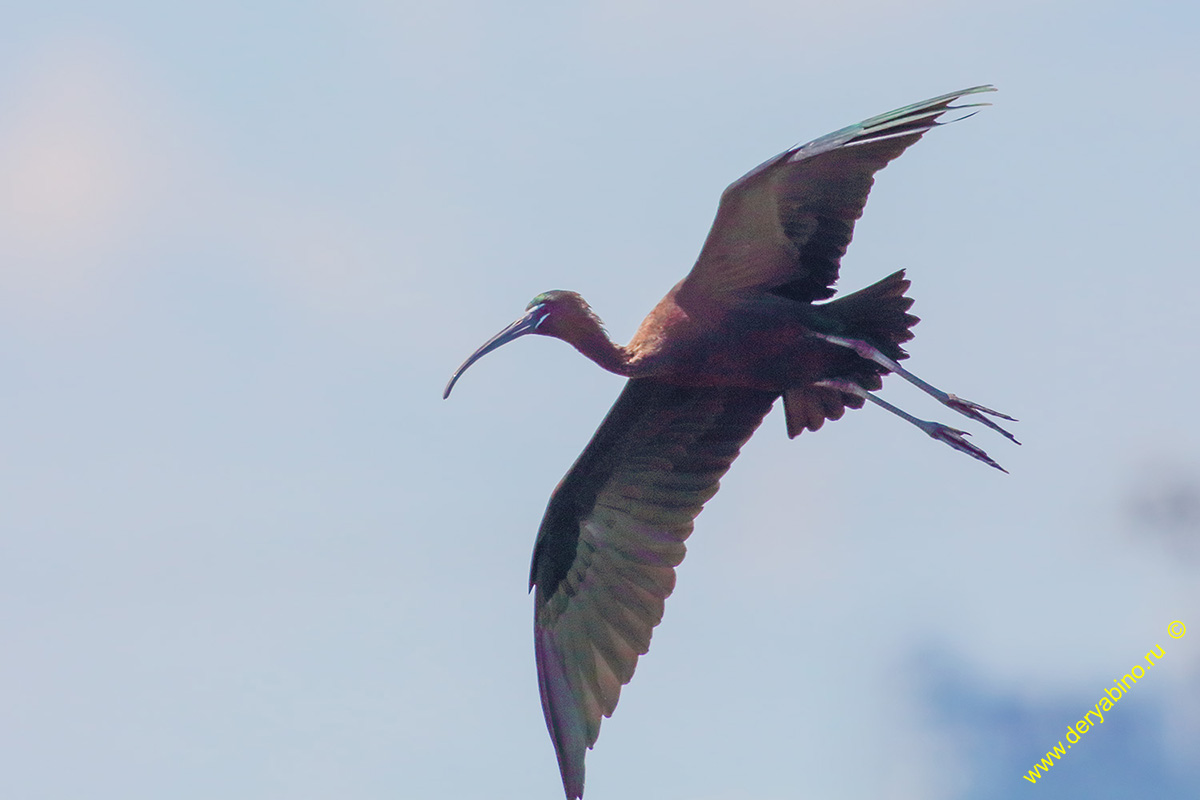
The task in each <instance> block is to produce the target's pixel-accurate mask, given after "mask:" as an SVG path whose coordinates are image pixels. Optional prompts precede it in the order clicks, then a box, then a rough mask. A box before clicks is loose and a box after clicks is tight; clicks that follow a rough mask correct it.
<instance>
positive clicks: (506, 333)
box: [442, 305, 546, 400]
mask: <svg viewBox="0 0 1200 800" xmlns="http://www.w3.org/2000/svg"><path fill="white" fill-rule="evenodd" d="M545 318H546V314H545V313H544V311H543V308H542V306H540V305H539V306H535V307H534V308H531V309H529V311H528V312H526V314H525V316H523V317H521V318H520V319H518V320H516V321H515V322H513V323H512V324H510V325H509V326H508V327H507V328H505V329H504V330H502V331H500V332H499V333H497V334H496V335H495V336H493V337H492V338H490V339H488V340H487V341H486V342H484V343H483V346H482V347H480V348H479V349H478V350H476V351H475V352H474V353H471V355H470V356H469V357H468V358H467V360H466V361H464V362H463V363H462V366H461V367H459V368H458V369H456V370H454V374H453V375H451V376H450V382H449V383H447V384H446V391H444V392H442V399H443V400H445V399H446V398H447V397H449V396H450V390H451V389H453V388H454V384H455V383H457V382H458V378H459V376H460V375H462V374H463V373H464V372H466V371H467V367H469V366H471V365H472V364H474V363H475V362H476V361H478V360H479V359H481V358H483V357H484V356H486V355H487V354H488V353H490V352H492V351H493V350H495V349H496V348H498V347H502V346H504V345H506V344H508V343H509V342H511V341H512V340H513V339H516V338H518V337H521V336H524V335H525V334H527V333H533V332H534V331H535V330H537V326H538V325H540V324H542V320H544V319H545Z"/></svg>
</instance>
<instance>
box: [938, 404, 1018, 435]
mask: <svg viewBox="0 0 1200 800" xmlns="http://www.w3.org/2000/svg"><path fill="white" fill-rule="evenodd" d="M939 399H940V398H939ZM942 403H943V404H944V405H945V406H946V407H947V408H953V409H954V410H955V411H957V412H958V413H960V414H962V415H963V416H965V417H970V418H971V419H973V420H975V421H976V422H981V423H983V424H984V425H987V426H988V427H989V428H991V429H992V430H994V431H996V432H997V433H1000V434H1001V435H1003V436H1005V437H1007V438H1008V439H1009V440H1010V441H1011V442H1013V443H1014V444H1020V442H1018V441H1017V437H1015V436H1013V435H1012V434H1011V433H1009V432H1008V431H1006V430H1005V429H1004V428H1002V427H1000V426H999V425H997V424H996V423H995V422H992V421H991V420H990V419H988V418H987V417H985V416H984V414H988V415H990V416H993V417H999V418H1000V419H1006V420H1008V421H1009V422H1016V421H1017V420H1016V418H1015V417H1010V416H1009V415H1008V414H1002V413H1000V412H999V411H993V410H992V409H990V408H988V407H987V406H981V405H979V403H972V402H971V401H970V400H965V399H963V398H961V397H958V396H957V395H953V394H947V395H946V399H944V400H942Z"/></svg>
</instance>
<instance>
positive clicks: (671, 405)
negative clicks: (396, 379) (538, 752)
mask: <svg viewBox="0 0 1200 800" xmlns="http://www.w3.org/2000/svg"><path fill="white" fill-rule="evenodd" d="M989 91H993V87H991V86H976V87H974V88H972V89H964V90H963V91H961V92H953V93H951V94H947V95H942V96H941V97H935V98H933V99H932V100H926V101H925V102H923V103H917V104H915V105H911V106H906V107H905V108H901V109H898V110H896V111H892V112H889V113H887V114H882V115H880V116H877V117H872V118H871V119H868V120H866V121H864V122H860V123H859V124H857V125H851V126H849V127H847V128H843V129H841V130H839V131H835V132H834V133H831V134H829V135H827V136H822V137H821V138H819V139H815V140H813V141H811V142H809V143H808V144H806V145H803V146H800V147H795V148H792V149H791V150H788V151H786V152H784V153H780V154H779V155H777V156H775V157H774V158H772V159H770V160H769V161H766V162H764V163H763V164H761V165H760V166H758V167H755V168H754V169H753V170H751V171H750V172H748V173H747V174H746V175H745V176H743V177H742V178H740V179H739V180H737V181H736V182H734V183H733V184H731V185H730V186H729V188H728V189H726V190H725V192H724V193H723V194H722V195H721V202H720V206H719V207H718V209H717V218H716V220H715V221H714V223H713V226H712V230H711V231H709V234H708V238H707V239H706V240H705V242H704V247H703V249H701V251H700V256H699V258H698V259H697V260H696V264H695V266H694V267H692V271H691V272H690V273H688V275H687V277H685V278H684V279H683V280H682V281H680V282H679V283H678V284H677V285H676V286H675V288H673V289H671V291H670V292H668V293H667V296H666V297H664V298H663V300H662V301H661V302H660V303H659V304H658V305H657V306H656V307H655V308H654V310H653V311H651V312H650V315H649V316H648V317H646V319H645V321H644V322H642V324H641V327H640V328H638V331H637V333H636V334H635V335H634V337H633V339H632V341H630V343H629V344H628V345H625V346H624V347H622V346H620V345H617V344H614V343H613V342H612V341H611V340H610V339H609V338H608V336H607V334H606V333H605V332H604V328H603V327H602V325H601V323H600V320H599V318H598V317H597V316H596V315H595V314H594V313H592V310H591V308H589V307H588V304H587V303H585V302H584V300H583V298H582V297H580V296H579V295H578V294H575V293H574V292H564V291H553V292H546V293H545V294H539V295H538V296H537V297H535V298H533V300H532V302H530V303H529V305H528V306H527V307H526V309H525V313H524V315H523V316H522V317H521V318H520V319H518V320H516V321H515V322H513V323H512V324H511V325H509V326H508V327H507V328H505V329H504V330H502V331H500V332H499V333H498V334H496V335H495V336H493V337H492V338H491V339H489V340H488V341H487V342H486V343H485V344H484V345H483V346H482V347H480V348H479V349H478V350H476V351H475V352H474V353H473V354H472V355H471V356H470V358H468V359H467V360H466V361H465V362H464V363H463V365H462V366H461V367H459V368H458V370H457V371H456V372H455V373H454V375H453V377H451V378H450V382H449V383H448V384H447V385H446V392H445V395H444V396H445V397H449V396H450V390H451V389H452V388H453V387H454V384H455V382H456V381H457V380H458V378H459V376H460V375H462V373H463V371H464V370H466V369H467V367H469V366H471V364H473V363H475V361H477V360H478V359H479V358H481V357H482V356H484V355H486V354H487V353H490V352H491V351H493V350H495V349H496V348H498V347H500V346H501V345H503V344H505V343H507V342H511V341H512V340H513V339H516V338H517V337H519V336H524V335H525V334H528V333H536V334H540V335H542V336H553V337H556V338H558V339H562V340H563V341H565V342H567V343H568V344H571V345H573V346H574V347H575V348H576V349H577V350H579V352H581V353H583V354H584V355H585V356H587V357H588V358H590V359H592V360H593V361H595V362H596V363H597V364H599V365H600V366H602V367H604V368H605V369H607V370H609V371H611V372H615V373H617V374H618V375H624V376H626V377H628V378H629V381H628V382H627V383H626V384H625V389H624V390H623V391H622V392H621V395H620V397H618V398H617V401H616V403H615V404H614V405H613V407H612V410H610V411H609V412H608V416H607V417H605V419H604V421H603V422H602V423H601V424H600V428H599V429H598V430H597V431H596V434H595V436H593V437H592V440H591V442H589V443H588V446H587V448H586V449H585V450H584V451H583V454H582V455H580V456H579V459H578V460H577V461H576V462H575V464H574V465H573V466H572V467H571V469H570V471H569V472H567V475H566V477H564V478H563V479H562V482H561V483H559V485H558V487H557V488H556V489H555V490H554V493H553V495H551V497H550V503H549V505H548V506H547V508H546V514H545V516H544V517H543V519H542V524H541V527H540V528H539V529H538V534H537V541H536V543H535V544H534V549H533V564H532V567H531V569H530V576H529V587H530V589H531V590H532V589H534V587H536V589H537V592H536V595H535V601H534V604H535V615H534V649H535V653H536V658H537V671H538V686H539V688H540V690H541V696H542V710H543V712H544V714H545V717H546V725H547V727H548V728H549V730H550V737H551V739H553V741H554V749H555V751H556V753H557V755H558V765H559V769H560V771H561V773H562V780H563V788H564V789H565V790H566V794H567V797H568V798H569V800H577V798H580V797H582V796H583V774H584V763H583V762H584V754H585V750H586V749H587V748H590V747H592V745H594V744H595V742H596V737H597V736H598V735H599V733H600V719H601V717H607V716H611V715H612V713H613V710H614V709H615V708H616V705H617V697H618V695H619V694H620V691H621V687H622V686H623V685H624V684H626V683H628V682H629V680H630V678H632V677H633V671H634V667H635V666H636V665H637V660H638V656H640V655H642V654H644V653H646V652H647V650H648V649H649V647H650V634H651V631H652V630H653V628H654V626H655V625H657V624H658V623H659V621H660V620H661V619H662V614H663V602H664V600H665V599H666V597H667V595H669V594H670V593H671V590H672V589H673V588H674V586H675V567H676V566H677V565H678V564H679V563H680V562H681V561H682V560H683V555H684V540H685V539H687V537H688V535H689V534H690V533H691V532H692V524H693V520H694V519H695V517H696V515H697V514H699V513H700V509H701V508H702V507H703V505H704V503H705V502H706V501H708V499H709V498H711V497H712V496H713V495H714V494H715V493H716V491H717V485H718V481H719V479H720V478H721V476H722V475H724V474H725V471H726V470H728V469H729V465H730V464H731V463H733V460H734V459H735V458H736V457H737V455H738V451H739V449H740V448H741V446H742V445H743V444H745V442H746V441H747V440H748V439H749V438H750V435H751V434H752V433H754V430H755V428H757V427H758V425H759V423H760V422H761V421H762V419H763V416H764V415H765V414H766V413H767V411H768V410H769V409H770V408H771V406H772V405H773V404H774V403H775V401H776V400H777V399H778V398H779V397H780V396H782V397H783V407H784V414H785V417H786V420H787V432H788V436H790V437H795V436H798V435H799V434H800V433H801V432H802V431H804V430H811V431H815V430H817V429H818V428H820V427H821V425H822V424H824V422H825V420H827V419H839V418H841V416H842V414H843V413H845V410H846V408H847V407H850V408H861V407H862V406H863V404H864V402H865V401H867V400H870V401H871V402H873V403H876V404H878V405H880V406H882V407H883V408H885V409H887V410H888V411H891V412H892V413H894V414H897V415H898V416H900V417H902V418H903V419H906V420H908V421H909V422H911V423H913V424H914V425H916V426H917V427H918V428H920V429H921V430H923V431H925V433H927V434H929V435H930V436H932V437H933V438H934V439H939V440H941V441H943V442H945V443H946V444H948V445H950V446H951V447H953V448H955V449H956V450H961V451H962V452H964V453H967V454H969V455H971V456H973V457H974V458H977V459H979V460H980V461H983V462H984V463H986V464H989V465H991V466H993V467H996V468H997V469H1002V468H1001V467H1000V465H999V464H997V463H996V462H995V461H993V460H992V459H991V458H990V457H989V456H988V455H987V454H986V453H985V452H984V451H983V450H981V449H980V448H978V447H976V446H975V445H973V444H971V443H969V442H968V441H967V440H966V438H964V437H965V436H966V433H965V432H964V431H960V430H956V429H955V428H951V427H949V426H947V425H942V424H940V423H937V422H927V421H925V420H921V419H917V418H916V417H913V416H911V415H909V414H907V413H905V412H904V411H901V410H900V409H898V408H896V407H895V406H893V405H891V404H890V403H887V402H885V401H884V400H882V399H880V398H878V397H876V396H875V395H874V394H872V391H873V390H875V389H879V388H881V387H882V385H883V381H882V377H883V376H884V375H886V374H888V373H889V372H894V373H896V374H897V375H900V376H901V377H903V378H904V379H905V380H908V381H910V382H912V383H913V384H915V385H916V386H918V387H920V388H921V389H922V390H924V391H925V392H927V393H929V394H931V395H933V396H934V397H935V398H937V399H938V400H939V401H940V402H942V403H943V404H945V405H947V406H949V407H950V408H952V409H954V410H955V411H958V412H959V413H961V414H964V415H965V416H967V417H970V418H971V419H973V420H975V421H977V422H982V423H983V424H985V425H987V426H988V427H990V428H993V429H994V430H996V431H999V432H1000V433H1002V434H1003V435H1005V436H1007V437H1008V438H1009V439H1012V440H1013V441H1014V442H1015V441H1016V439H1014V438H1013V436H1012V434H1010V433H1009V432H1008V431H1006V430H1004V429H1003V428H1001V427H1000V426H999V425H998V424H996V423H995V422H993V421H992V420H991V419H989V416H992V417H1001V418H1003V419H1009V420H1011V419H1012V417H1008V416H1005V415H1004V414H1000V413H998V412H995V411H992V410H991V409H988V408H985V407H983V406H981V405H977V404H975V403H972V402H970V401H968V400H963V399H961V398H958V397H955V396H954V395H952V394H948V393H946V392H943V391H941V390H940V389H937V388H935V387H934V386H931V385H930V384H928V383H926V382H925V381H923V380H921V379H920V378H918V377H916V376H915V375H913V374H912V373H910V372H908V371H907V370H905V369H903V368H902V367H901V366H900V365H899V364H898V363H897V362H898V361H899V360H901V359H903V358H906V357H907V354H906V353H905V352H904V350H903V349H902V348H901V345H902V344H903V343H904V342H906V341H908V340H909V339H911V338H912V333H911V331H910V328H912V326H913V325H915V324H916V322H917V318H916V317H914V316H912V315H910V314H908V313H907V312H908V309H909V307H910V306H911V305H912V300H911V299H909V298H908V297H906V296H905V292H906V291H907V290H908V287H909V282H908V281H907V280H906V279H905V278H904V272H903V271H900V272H896V273H893V274H892V275H889V276H888V277H886V278H884V279H883V280H881V281H879V282H878V283H876V284H873V285H872V286H868V287H867V288H865V289H862V290H860V291H857V292H855V293H853V294H849V295H846V296H844V297H841V298H838V299H836V300H832V301H830V302H827V303H818V302H817V301H820V300H828V299H829V298H830V297H832V296H833V294H834V289H833V288H832V287H833V283H834V282H835V281H836V280H837V276H838V266H839V262H840V260H841V257H842V255H843V254H844V253H845V252H846V246H847V245H848V244H849V243H850V237H851V235H852V234H853V232H854V223H855V220H857V219H858V218H859V217H860V216H861V215H862V211H863V206H864V205H865V204H866V201H867V194H868V192H870V190H871V185H872V183H873V182H874V177H873V176H874V174H875V173H876V172H878V171H879V170H880V169H882V168H883V167H884V166H886V165H887V163H888V162H889V161H891V160H892V159H893V158H896V157H897V156H899V155H900V154H901V153H903V152H904V151H905V149H907V148H908V147H909V145H911V144H913V143H914V142H916V141H917V140H918V139H920V138H921V136H922V135H924V134H925V132H926V131H928V130H930V129H932V128H933V127H935V126H936V125H939V124H942V123H939V122H938V121H937V120H938V118H939V117H940V116H941V115H942V114H945V113H946V112H947V111H949V110H951V109H956V108H974V107H976V106H980V105H987V104H986V103H975V104H968V105H958V106H955V105H951V103H953V102H954V101H955V100H957V99H958V98H960V97H963V96H965V95H974V94H978V93H980V92H989ZM971 113H974V112H971ZM968 116H969V114H968Z"/></svg>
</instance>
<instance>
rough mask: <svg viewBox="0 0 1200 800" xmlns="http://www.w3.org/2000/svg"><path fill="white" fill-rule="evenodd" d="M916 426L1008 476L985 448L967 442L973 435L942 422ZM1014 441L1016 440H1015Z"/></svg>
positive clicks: (922, 423) (920, 423)
mask: <svg viewBox="0 0 1200 800" xmlns="http://www.w3.org/2000/svg"><path fill="white" fill-rule="evenodd" d="M916 425H917V427H918V428H920V429H921V430H923V431H925V432H926V433H927V434H929V435H930V436H931V437H932V438H934V439H937V440H938V441H939V442H945V443H946V444H948V445H950V446H951V447H953V448H954V449H955V450H957V451H959V452H960V453H966V454H967V455H969V456H971V458H975V459H978V460H979V461H982V462H983V463H985V464H987V465H988V466H989V467H995V468H996V469H998V470H1000V471H1001V472H1003V473H1004V474H1005V475H1007V474H1008V470H1006V469H1005V468H1004V467H1002V466H1000V465H999V464H997V463H996V462H995V461H993V460H992V457H991V456H989V455H988V454H987V453H985V452H984V451H983V448H981V447H976V446H975V445H973V444H971V443H970V442H968V441H967V439H966V437H968V436H970V435H971V434H970V433H968V432H967V431H960V430H959V429H958V428H951V427H950V426H949V425H943V424H942V423H940V422H926V421H924V420H922V421H920V422H918V423H916ZM1009 438H1010V439H1011V438H1012V437H1011V436H1010V437H1009ZM1013 441H1016V440H1015V439H1013ZM1018 444H1019V442H1018Z"/></svg>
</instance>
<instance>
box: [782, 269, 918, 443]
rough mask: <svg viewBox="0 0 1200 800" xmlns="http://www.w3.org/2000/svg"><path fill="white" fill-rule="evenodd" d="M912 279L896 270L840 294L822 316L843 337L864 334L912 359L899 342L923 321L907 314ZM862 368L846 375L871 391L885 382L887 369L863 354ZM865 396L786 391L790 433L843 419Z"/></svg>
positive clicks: (813, 389)
mask: <svg viewBox="0 0 1200 800" xmlns="http://www.w3.org/2000/svg"><path fill="white" fill-rule="evenodd" d="M910 285H911V284H910V283H909V281H908V280H907V279H906V278H905V277H904V270H900V271H899V272H894V273H892V274H891V275H888V276H887V277H886V278H884V279H883V280H881V281H878V282H877V283H873V284H871V285H870V286H868V287H867V288H865V289H860V290H859V291H857V292H854V293H853V294H848V295H846V296H845V297H839V298H838V299H837V300H833V301H831V302H829V303H823V304H821V306H820V309H821V312H822V315H823V316H826V317H827V318H829V319H831V320H833V321H835V323H836V325H837V329H838V330H837V332H838V334H839V335H841V336H848V337H851V338H854V339H863V340H864V341H866V342H868V343H870V344H873V345H874V346H875V347H877V348H878V349H879V350H880V351H882V352H883V353H884V354H885V355H887V356H888V357H889V358H892V359H894V360H896V361H899V360H900V359H903V358H908V353H906V352H904V349H903V348H902V347H901V346H900V345H901V344H903V343H904V342H907V341H908V340H909V339H911V338H913V334H912V330H910V329H911V328H912V326H914V325H916V324H917V322H919V321H920V320H919V319H918V318H917V317H915V316H913V315H912V314H909V313H908V309H910V308H911V307H912V304H913V301H912V298H911V297H906V296H905V294H904V293H905V292H907V291H908V287H909V286H910ZM858 364H859V365H860V366H861V371H859V372H857V373H852V374H843V375H841V376H840V377H845V378H849V379H850V380H853V381H855V382H856V383H858V384H859V385H861V386H862V387H863V388H865V389H868V390H874V389H878V388H880V387H881V386H882V385H883V380H882V377H881V374H882V373H883V371H884V370H883V368H882V367H879V366H878V365H876V364H874V363H872V362H869V361H866V360H862V359H860V360H859V361H858ZM862 405H863V400H862V398H860V397H856V396H854V395H848V394H845V393H844V392H839V391H837V390H836V389H830V388H827V387H823V386H814V385H811V384H810V385H806V386H800V387H796V388H792V389H788V390H787V391H785V392H784V393H783V407H784V412H785V416H786V418H787V430H788V436H790V437H792V438H795V437H797V436H799V435H800V434H801V433H802V432H804V431H805V430H810V431H815V430H817V429H818V428H820V427H821V426H822V425H824V424H825V420H827V419H841V418H842V415H843V414H845V413H846V407H847V406H849V407H850V408H862Z"/></svg>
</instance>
